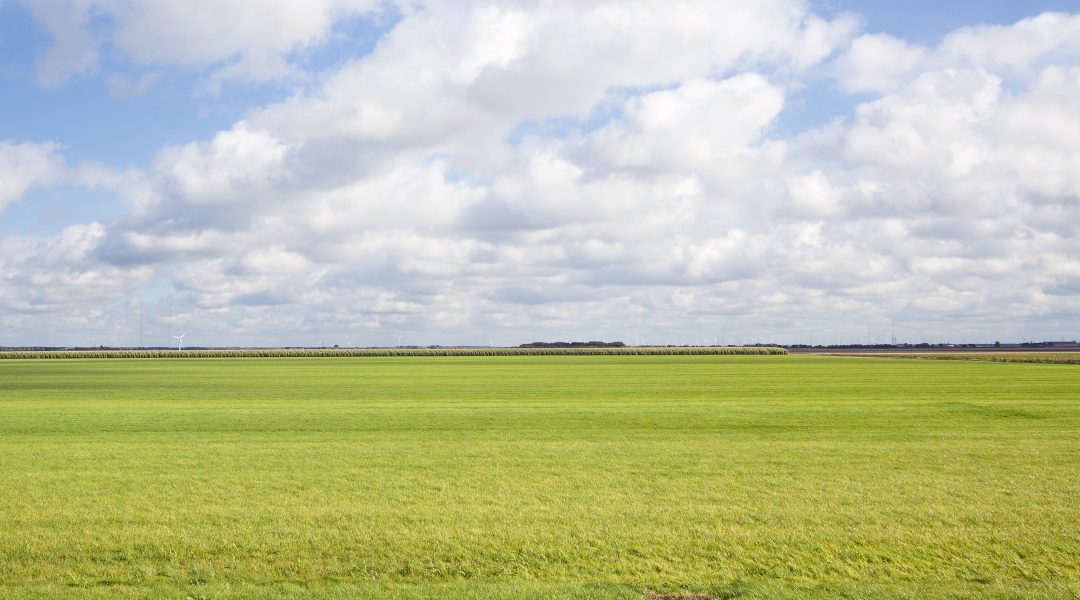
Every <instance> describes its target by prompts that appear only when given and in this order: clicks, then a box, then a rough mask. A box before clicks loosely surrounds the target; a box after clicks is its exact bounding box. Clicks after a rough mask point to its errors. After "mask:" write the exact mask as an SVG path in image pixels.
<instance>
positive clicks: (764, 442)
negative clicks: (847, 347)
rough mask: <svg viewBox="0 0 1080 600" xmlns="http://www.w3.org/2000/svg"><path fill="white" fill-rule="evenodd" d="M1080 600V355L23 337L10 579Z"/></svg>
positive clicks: (2, 538) (9, 412) (208, 590)
mask: <svg viewBox="0 0 1080 600" xmlns="http://www.w3.org/2000/svg"><path fill="white" fill-rule="evenodd" d="M650 592H662V593H675V592H682V593H687V594H689V593H691V592H695V593H703V594H708V595H709V596H711V597H714V598H805V597H811V598H834V597H852V598H938V597H967V598H1069V599H1073V600H1075V598H1077V597H1078V594H1080V369H1078V368H1077V367H1076V366H1074V365H1053V364H1014V363H992V362H967V361H917V360H887V359H874V358H836V357H814V356H745V357H743V356H535V357H522V356H517V357H457V358H449V357H438V358H425V357H409V358H318V359H243V358H235V359H200V360H184V361H178V360H154V359H131V360H89V359H88V360H25V361H0V597H2V598H23V597H27V598H30V597H35V598H36V597H92V598H114V597H133V598H143V597H155V598H158V597H161V598H173V597H176V598H248V597H256V598H264V597H270V598H292V597H307V598H417V599H419V598H424V599H432V600H434V599H443V598H450V599H466V598H469V599H478V600H479V599H490V600H494V599H502V598H536V599H539V598H575V599H608V598H611V599H614V598H627V599H631V598H632V599H636V600H641V599H642V598H644V597H645V596H646V594H648V593H650Z"/></svg>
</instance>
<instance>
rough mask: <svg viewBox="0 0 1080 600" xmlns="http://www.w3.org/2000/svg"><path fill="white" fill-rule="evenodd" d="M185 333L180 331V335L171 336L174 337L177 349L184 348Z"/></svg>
mask: <svg viewBox="0 0 1080 600" xmlns="http://www.w3.org/2000/svg"><path fill="white" fill-rule="evenodd" d="M185 335H187V332H186V331H185V332H184V333H181V334H180V335H174V336H173V337H174V338H176V349H177V350H183V349H184V336H185Z"/></svg>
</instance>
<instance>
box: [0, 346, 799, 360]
mask: <svg viewBox="0 0 1080 600" xmlns="http://www.w3.org/2000/svg"><path fill="white" fill-rule="evenodd" d="M787 353H788V352H787V350H786V349H784V348H775V347H766V346H752V347H728V346H724V347H700V346H698V347H682V346H650V347H626V348H243V349H231V350H29V351H7V352H0V359H19V358H23V359H28V358H306V357H311V358H316V357H365V356H368V357H379V356H539V355H574V356H584V355H588V356H607V355H675V354H678V355H767V354H787Z"/></svg>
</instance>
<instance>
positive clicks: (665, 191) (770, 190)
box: [0, 0, 1080, 346]
mask: <svg viewBox="0 0 1080 600" xmlns="http://www.w3.org/2000/svg"><path fill="white" fill-rule="evenodd" d="M1078 97H1080V0H1073V1H1045V2H1042V1H1030V2H1015V1H1014V0H1009V1H1004V0H982V1H967V0H962V1H955V2H940V1H935V2H930V1H928V0H913V1H911V2H905V3H897V2H885V1H880V2H879V1H867V2H859V1H855V0H819V1H805V0H761V1H759V2H752V3H749V2H743V1H735V0H675V1H671V2H657V1H655V0H612V1H604V0H589V1H584V2H582V1H562V0H545V1H530V0H505V1H486V2H470V1H467V0H455V1H452V2H451V1H448V0H415V1H408V2H407V1H391V0H386V1H382V0H189V1H187V2H183V3H180V2H172V3H169V2H161V1H160V0H0V109H2V110H0V346H24V345H41V346H98V345H106V346H138V345H146V346H162V345H167V344H170V343H172V342H173V340H172V338H171V337H170V336H172V335H175V334H179V333H182V332H186V333H187V335H186V337H185V340H184V343H185V345H189V346H249V345H258V346H275V345H306V346H311V345H335V344H336V345H341V346H379V345H398V344H406V345H432V344H443V345H450V344H467V345H489V344H490V345H516V344H520V343H525V342H531V341H555V340H564V341H573V340H608V341H614V340H621V341H624V342H627V343H631V344H633V343H643V344H667V343H671V344H713V343H721V344H738V343H758V342H773V343H784V344H794V343H812V344H831V343H885V342H889V341H892V340H896V341H898V342H909V343H920V342H932V343H938V342H992V341H995V340H1001V341H1023V340H1049V339H1053V340H1058V339H1068V340H1071V339H1076V338H1078V337H1080V103H1078V102H1077V100H1076V99H1077V98H1078Z"/></svg>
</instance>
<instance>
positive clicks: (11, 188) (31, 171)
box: [0, 141, 65, 211]
mask: <svg viewBox="0 0 1080 600" xmlns="http://www.w3.org/2000/svg"><path fill="white" fill-rule="evenodd" d="M64 169H65V167H64V161H63V159H62V158H61V157H60V155H59V146H57V145H56V144H51V143H44V144H35V143H24V144H13V143H10V142H4V141H0V211H2V210H3V209H4V208H5V207H6V206H8V205H10V204H12V203H13V202H16V201H18V200H19V199H20V198H22V195H23V194H24V193H25V192H26V191H27V190H28V189H30V188H32V187H35V186H42V185H49V184H51V183H53V182H55V181H56V180H57V179H58V178H59V177H60V176H61V174H62V173H63V172H64Z"/></svg>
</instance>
